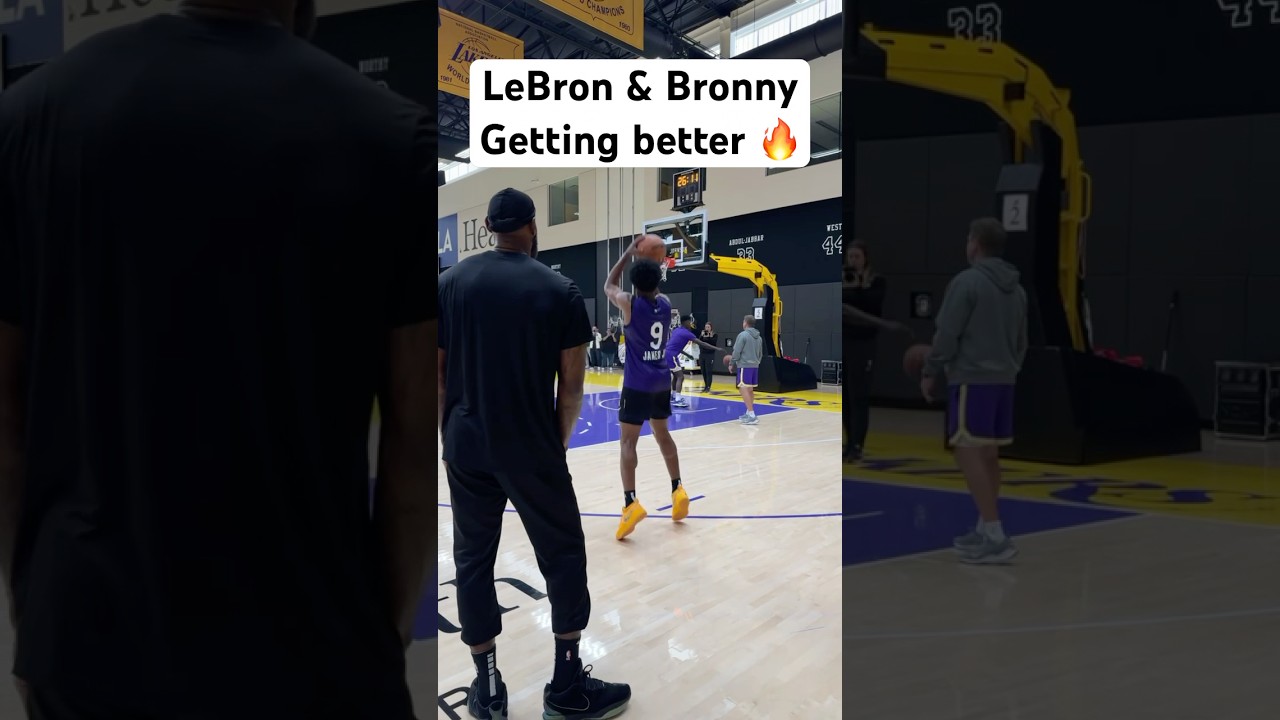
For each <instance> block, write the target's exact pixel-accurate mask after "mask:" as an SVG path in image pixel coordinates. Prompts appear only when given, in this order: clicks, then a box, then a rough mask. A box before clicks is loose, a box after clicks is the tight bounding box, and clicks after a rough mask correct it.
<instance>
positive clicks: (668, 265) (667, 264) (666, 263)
mask: <svg viewBox="0 0 1280 720" xmlns="http://www.w3.org/2000/svg"><path fill="white" fill-rule="evenodd" d="M675 266H676V259H675V258H663V259H662V282H666V281H667V271H668V270H670V269H672V268H674V267H675Z"/></svg>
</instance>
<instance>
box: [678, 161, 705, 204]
mask: <svg viewBox="0 0 1280 720" xmlns="http://www.w3.org/2000/svg"><path fill="white" fill-rule="evenodd" d="M706 178H707V173H706V170H705V168H694V169H692V170H685V171H683V172H678V173H676V174H675V176H674V177H672V180H671V185H672V191H671V200H672V205H671V209H672V210H675V211H677V212H688V211H689V210H692V209H694V208H696V207H698V206H700V205H702V191H703V190H704V189H706Z"/></svg>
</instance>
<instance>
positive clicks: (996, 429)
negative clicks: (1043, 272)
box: [920, 218, 1027, 563]
mask: <svg viewBox="0 0 1280 720" xmlns="http://www.w3.org/2000/svg"><path fill="white" fill-rule="evenodd" d="M1005 237H1006V235H1005V230H1004V227H1003V226H1002V225H1001V224H1000V221H999V220H996V219H995V218H979V219H978V220H974V221H973V223H972V225H971V226H970V228H969V239H968V244H967V245H966V247H965V254H966V255H967V257H968V259H969V265H970V266H969V269H967V270H965V271H963V272H961V273H960V274H959V275H956V277H955V278H954V279H952V281H951V284H950V285H949V286H948V287H947V293H946V295H945V297H944V298H943V300H942V307H941V308H939V309H938V317H937V320H936V323H937V332H936V334H935V335H934V338H933V350H932V352H931V353H930V354H929V357H928V359H926V360H925V365H924V369H923V371H922V373H921V381H920V391H921V393H922V394H923V395H924V397H925V399H926V400H933V398H934V395H935V393H936V391H937V388H936V384H937V376H938V373H939V371H945V372H946V376H947V382H948V383H949V385H950V387H949V388H948V405H947V434H948V436H949V439H950V442H951V444H952V445H953V446H954V448H955V456H956V464H958V465H959V466H960V470H961V472H963V473H964V479H965V482H966V483H967V484H968V485H969V492H970V493H971V494H972V495H973V501H974V504H975V505H977V506H978V513H979V517H978V524H977V526H976V527H975V528H974V530H973V531H972V532H970V533H968V534H966V535H963V536H961V537H958V538H956V540H955V547H956V550H957V551H959V553H960V556H961V559H962V560H964V561H965V562H969V563H999V562H1005V561H1008V560H1011V559H1013V558H1014V557H1015V556H1016V555H1017V554H1018V548H1017V547H1016V546H1015V545H1014V544H1013V541H1012V540H1010V539H1009V537H1008V536H1006V535H1005V532H1004V527H1003V526H1002V525H1001V524H1000V507H999V504H1000V446H1002V445H1008V444H1009V443H1012V442H1013V391H1014V383H1015V382H1016V381H1017V378H1018V372H1019V371H1020V370H1021V369H1022V360H1023V358H1024V357H1025V356H1026V353H1027V293H1026V291H1025V290H1023V289H1022V285H1021V284H1019V274H1018V270H1017V268H1015V267H1014V266H1013V265H1011V264H1010V263H1008V262H1006V261H1005V260H1004V259H1003V258H1002V257H1001V256H1002V255H1003V254H1004V245H1005Z"/></svg>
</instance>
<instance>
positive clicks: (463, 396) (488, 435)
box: [440, 250, 592, 472]
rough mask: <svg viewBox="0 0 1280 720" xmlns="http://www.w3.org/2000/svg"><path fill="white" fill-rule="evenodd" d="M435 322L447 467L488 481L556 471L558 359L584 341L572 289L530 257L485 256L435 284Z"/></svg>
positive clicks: (585, 326)
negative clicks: (487, 475) (490, 475)
mask: <svg viewBox="0 0 1280 720" xmlns="http://www.w3.org/2000/svg"><path fill="white" fill-rule="evenodd" d="M440 314H441V322H440V349H441V350H443V351H444V352H445V372H446V377H445V406H444V426H443V427H442V428H441V430H442V431H443V433H444V459H445V462H449V463H454V464H457V465H458V466H460V467H465V468H468V469H471V470H478V471H487V472H529V471H536V470H542V469H556V468H563V467H564V465H565V453H564V444H563V441H562V439H561V437H560V425H559V422H558V421H557V420H556V395H555V381H556V375H557V374H558V373H559V370H560V352H561V351H562V350H566V349H568V348H572V347H577V346H585V345H586V344H587V343H588V342H590V341H591V338H592V335H591V320H590V319H589V318H588V317H587V305H586V302H585V301H584V300H583V299H582V293H581V292H579V291H578V286H577V285H575V284H574V283H573V281H572V280H570V279H569V278H567V277H565V276H563V275H561V274H560V273H558V272H556V271H554V270H552V269H551V268H549V267H547V266H546V265H543V264H542V263H540V262H538V261H537V260H534V259H533V258H530V257H529V256H528V255H524V254H522V253H515V252H505V251H502V250H490V251H489V252H486V253H483V254H481V255H476V256H474V257H470V258H467V259H466V260H464V261H462V262H460V263H458V264H457V265H454V266H453V267H451V268H449V269H448V270H447V271H446V272H445V273H444V274H443V275H441V276H440Z"/></svg>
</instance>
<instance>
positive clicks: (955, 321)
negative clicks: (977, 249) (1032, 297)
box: [924, 258, 1027, 385]
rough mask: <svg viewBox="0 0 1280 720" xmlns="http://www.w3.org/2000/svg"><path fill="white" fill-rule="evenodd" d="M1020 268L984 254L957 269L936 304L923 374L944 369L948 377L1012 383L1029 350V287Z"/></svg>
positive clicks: (957, 382)
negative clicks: (1021, 278) (1021, 279)
mask: <svg viewBox="0 0 1280 720" xmlns="http://www.w3.org/2000/svg"><path fill="white" fill-rule="evenodd" d="M1018 279H1019V275H1018V269H1017V268H1015V267H1014V266H1013V265H1010V264H1009V263H1008V262H1005V261H1004V260H1002V259H1001V258H982V259H981V260H978V261H977V262H975V263H974V264H973V266H972V267H970V268H969V269H968V270H965V271H964V272H962V273H960V274H959V275H956V276H955V278H954V279H953V280H952V281H951V285H950V286H948V287H947V294H946V297H944V298H943V300H942V307H941V308H940V309H939V310H938V319H937V333H936V334H935V335H934V337H933V352H932V353H931V354H930V355H929V359H928V360H927V361H926V362H925V366H924V375H925V377H932V376H934V375H937V373H938V370H940V369H945V370H946V374H947V382H948V383H950V384H952V385H961V384H965V383H975V384H978V383H993V384H995V383H1010V384H1011V383H1013V382H1014V381H1015V380H1016V379H1017V377H1018V371H1019V370H1021V369H1022V359H1023V358H1024V357H1025V356H1026V354H1027V293H1026V291H1025V290H1023V289H1022V286H1021V285H1020V284H1018Z"/></svg>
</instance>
